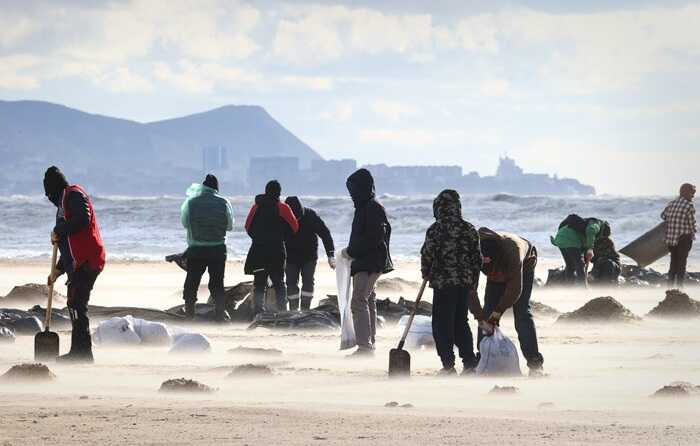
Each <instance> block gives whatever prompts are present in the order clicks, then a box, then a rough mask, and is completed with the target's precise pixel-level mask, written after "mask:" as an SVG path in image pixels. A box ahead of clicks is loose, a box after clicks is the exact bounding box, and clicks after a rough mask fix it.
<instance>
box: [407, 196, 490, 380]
mask: <svg viewBox="0 0 700 446" xmlns="http://www.w3.org/2000/svg"><path fill="white" fill-rule="evenodd" d="M433 215H434V216H435V220H436V222H435V223H433V224H432V225H431V226H430V228H428V231H427V232H426V234H425V243H424V244H423V247H422V248H421V272H422V274H423V279H424V280H427V281H429V283H430V287H431V288H432V289H433V338H434V339H435V345H436V348H437V352H438V355H439V356H440V360H441V361H442V370H440V372H439V373H440V374H442V375H452V374H455V373H456V370H455V354H454V347H455V346H457V349H458V350H459V356H460V358H461V359H462V363H463V365H464V370H463V373H465V374H468V373H471V372H472V371H473V370H474V368H475V367H476V365H477V359H476V356H475V355H474V339H473V337H472V332H471V330H470V329H469V324H468V322H467V317H468V315H467V308H469V309H470V310H471V311H472V314H474V316H475V318H477V319H479V318H480V317H481V308H480V306H479V304H478V297H477V294H476V293H477V291H476V290H477V287H478V285H479V274H480V270H481V261H482V259H481V250H480V249H479V234H478V232H477V231H476V229H475V228H474V226H473V225H472V224H471V223H469V222H467V221H465V220H464V219H463V218H462V205H461V202H460V197H459V194H458V193H457V192H456V191H454V190H449V189H448V190H444V191H442V192H440V194H439V195H438V196H437V198H435V201H434V202H433Z"/></svg>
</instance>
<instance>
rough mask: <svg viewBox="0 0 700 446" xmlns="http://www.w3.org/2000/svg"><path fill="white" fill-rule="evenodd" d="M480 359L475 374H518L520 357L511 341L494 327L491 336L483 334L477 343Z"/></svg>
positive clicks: (519, 372)
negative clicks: (479, 342)
mask: <svg viewBox="0 0 700 446" xmlns="http://www.w3.org/2000/svg"><path fill="white" fill-rule="evenodd" d="M479 351H480V352H481V359H480V360H479V365H478V366H477V367H476V374H477V375H489V376H519V375H521V374H522V373H521V371H520V359H519V358H518V350H516V348H515V345H514V344H513V341H511V340H510V339H508V337H507V336H505V335H504V334H503V332H502V331H501V329H500V328H498V327H496V329H495V330H494V332H493V335H491V336H485V337H484V338H483V339H482V340H481V344H479Z"/></svg>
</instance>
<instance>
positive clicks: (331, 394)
mask: <svg viewBox="0 0 700 446" xmlns="http://www.w3.org/2000/svg"><path fill="white" fill-rule="evenodd" d="M45 269H46V267H45V265H43V264H40V263H0V295H2V294H6V293H7V292H8V291H9V290H10V288H11V287H12V286H13V285H16V284H22V283H25V282H41V281H42V280H43V278H44V277H45V276H46V272H45ZM227 271H228V273H227V279H226V284H227V285H233V284H235V283H237V282H239V281H241V280H245V279H246V277H245V276H243V275H242V272H241V265H240V263H237V262H232V263H230V264H229V269H228V270H227ZM538 273H540V274H542V272H541V271H538ZM391 276H394V277H402V278H404V279H407V280H412V281H417V280H418V278H419V277H418V273H417V265H416V264H415V263H406V262H403V263H400V265H399V267H398V268H397V272H396V273H393V274H392V275H391ZM183 281H184V272H182V271H180V270H179V269H178V268H177V267H175V266H174V265H168V264H136V263H122V264H110V265H109V266H108V269H107V270H106V271H105V273H104V274H103V276H102V277H100V278H99V279H98V284H97V287H96V289H95V291H94V294H93V298H92V300H91V303H93V304H95V305H122V306H140V307H150V308H160V309H164V308H168V307H170V306H174V305H177V304H179V303H180V298H179V295H178V293H179V291H178V289H179V287H180V286H181V284H182V282H183ZM319 288H320V292H319V293H317V297H319V296H321V295H322V294H323V293H322V292H323V291H325V292H332V291H333V288H334V277H333V275H332V274H331V272H330V270H329V269H328V268H327V266H326V265H323V264H320V265H319ZM58 291H60V292H64V291H65V290H64V289H62V287H59V289H58ZM688 291H689V294H690V296H691V297H692V298H695V299H700V289H698V288H691V289H690V290H688ZM414 293H415V290H412V289H408V290H405V292H404V293H401V294H403V295H404V296H405V297H407V298H411V299H412V298H413V297H414ZM206 295H207V293H202V295H201V299H202V300H205V299H206ZM601 295H612V296H614V297H615V298H616V299H617V300H619V301H620V302H621V303H623V304H624V305H625V306H627V307H628V308H629V309H630V310H632V311H633V312H634V313H635V314H637V315H639V316H644V315H645V314H646V313H647V312H648V311H649V310H651V308H653V307H654V306H655V305H656V303H657V302H658V301H660V300H661V299H663V297H664V293H663V290H661V289H658V288H655V289H616V290H579V291H574V290H542V289H536V290H535V292H534V295H533V299H534V300H536V301H539V302H543V303H546V304H548V305H551V306H553V307H555V308H557V309H558V310H560V311H570V310H573V309H575V308H578V307H580V306H581V305H583V304H584V303H585V302H587V301H588V300H590V299H591V298H593V297H596V296H601ZM380 297H392V298H396V297H398V295H397V293H391V292H390V293H386V294H385V295H380ZM427 297H428V300H430V297H431V296H430V293H428V296H427ZM699 324H700V320H695V321H693V320H686V321H669V320H654V319H644V320H642V321H641V322H637V323H631V324H625V325H612V326H600V325H585V326H581V325H578V326H577V325H561V324H557V323H555V321H554V319H553V318H543V319H538V320H537V325H538V332H539V338H540V349H541V351H542V353H543V354H544V356H545V361H546V362H545V368H546V371H547V373H548V375H549V376H547V377H545V378H540V379H529V378H526V377H522V378H474V377H472V378H467V377H456V378H441V379H439V378H436V377H434V376H432V375H433V373H434V372H435V371H436V370H437V369H438V368H439V361H438V359H437V356H436V354H435V352H434V351H433V350H431V349H423V350H419V351H412V352H411V356H412V359H413V372H414V377H413V378H411V380H409V381H394V380H392V381H390V380H388V379H387V377H386V367H387V361H388V350H389V349H390V348H392V347H393V346H394V345H395V343H396V341H397V339H398V336H399V333H398V329H397V328H396V327H393V326H391V327H386V328H384V329H382V330H380V332H379V333H378V351H377V355H376V357H375V358H372V359H367V360H350V359H346V358H345V355H346V354H347V352H340V351H338V346H339V335H338V333H335V332H314V333H295V332H278V331H269V330H265V329H257V330H252V331H250V330H247V329H246V327H245V326H240V325H236V326H223V327H222V326H214V325H195V326H193V327H191V328H192V329H194V330H198V331H201V332H203V333H205V334H206V335H207V336H208V337H209V338H210V340H211V342H212V347H213V351H212V352H211V353H209V354H204V355H191V356H185V357H183V356H173V355H170V354H168V352H167V348H166V347H134V348H131V349H106V348H100V347H97V348H96V349H95V357H96V365H94V366H92V367H90V366H72V367H69V366H64V365H59V364H50V367H51V370H52V371H53V372H54V373H55V374H56V375H57V378H56V380H55V381H54V382H51V383H46V384H43V383H42V384H38V383H37V384H22V385H20V384H7V383H4V384H0V444H10V445H15V444H117V443H119V444H124V443H125V442H129V443H134V444H213V443H217V444H269V443H271V442H277V443H282V444H382V443H385V444H396V443H398V442H399V441H401V442H402V443H403V444H428V443H434V444H480V445H481V444H485V443H493V444H512V443H515V442H517V444H552V445H555V444H556V445H561V444H565V445H566V444H594V443H595V444H604V445H605V444H611V445H612V444H616V445H619V444H640V443H644V444H664V445H668V444H682V445H685V444H688V445H691V444H697V443H698V441H697V438H700V398H688V399H671V400H668V399H655V398H650V395H651V394H653V393H654V392H655V391H656V390H657V389H659V388H660V387H662V386H663V385H666V384H668V383H670V382H672V381H676V380H683V381H690V382H694V383H695V384H700V331H699V330H698V325H699ZM502 325H503V329H504V332H505V333H506V334H507V335H508V336H510V337H512V338H513V340H514V341H516V338H517V337H516V334H515V331H514V329H513V324H512V320H511V319H506V320H504V322H503V324H502ZM94 326H95V321H94V322H93V328H94ZM472 327H473V324H472ZM59 334H60V336H61V351H62V352H65V351H66V350H67V348H68V342H69V332H60V333H59ZM516 342H517V341H516ZM32 343H33V339H32V337H19V338H18V339H17V342H16V343H14V344H0V373H2V372H4V371H5V370H7V369H8V368H10V367H11V366H12V365H14V364H17V363H20V362H27V361H31V360H32V354H33V353H32V352H33V350H32V345H33V344H32ZM238 346H245V347H261V348H276V349H279V350H282V352H283V354H282V355H281V356H271V357H264V356H256V355H249V354H244V355H241V354H232V353H228V350H229V349H232V348H235V347H238ZM246 363H254V364H266V365H268V366H270V367H271V368H272V370H273V372H274V374H273V376H270V377H253V378H228V377H227V375H228V374H229V372H230V370H231V369H232V368H233V367H234V366H236V365H241V364H246ZM521 366H522V368H523V370H524V371H526V367H525V362H524V360H523V359H522V358H521ZM178 377H186V378H192V379H196V380H198V381H200V382H202V383H204V384H207V385H209V386H212V387H216V388H218V389H219V390H218V391H217V392H216V393H213V394H204V395H181V394H175V395H171V394H167V395H166V394H162V393H159V392H158V388H159V387H160V384H161V383H162V382H163V381H165V380H166V379H169V378H178ZM495 385H500V386H503V385H514V386H516V387H518V388H519V392H518V393H517V394H515V395H511V396H494V395H490V394H489V391H490V389H491V388H493V387H494V386H495ZM81 397H87V399H81ZM391 401H395V402H397V403H399V405H403V404H410V405H412V406H413V407H411V408H401V407H384V406H385V404H386V403H387V402H391Z"/></svg>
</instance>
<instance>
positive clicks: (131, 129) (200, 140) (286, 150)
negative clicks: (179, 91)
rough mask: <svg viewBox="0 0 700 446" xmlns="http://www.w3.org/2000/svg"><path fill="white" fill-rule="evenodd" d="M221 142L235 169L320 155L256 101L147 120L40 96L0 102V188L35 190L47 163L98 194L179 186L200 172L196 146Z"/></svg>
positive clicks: (305, 161)
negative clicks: (255, 161) (256, 161)
mask: <svg viewBox="0 0 700 446" xmlns="http://www.w3.org/2000/svg"><path fill="white" fill-rule="evenodd" d="M207 146H224V147H226V149H227V150H228V155H229V164H231V165H235V166H234V169H233V170H234V171H240V172H245V170H246V168H247V165H248V161H249V160H250V158H251V157H255V156H292V157H297V158H299V161H300V163H301V165H302V166H308V165H309V164H310V163H311V161H312V160H315V159H320V156H319V155H318V154H317V153H316V152H315V151H314V150H313V149H312V148H311V147H309V146H308V145H307V144H305V143H304V142H303V141H301V140H300V139H299V138H297V137H296V136H294V135H293V134H292V133H291V132H289V131H288V130H287V129H285V128H284V127H283V126H282V125H281V124H280V123H279V122H277V121H276V120H275V119H274V118H272V117H271V116H270V115H269V114H268V113H267V112H266V111H265V110H264V109H263V108H262V107H258V106H225V107H221V108H217V109H215V110H211V111H207V112H204V113H198V114H194V115H189V116H184V117H181V118H175V119H169V120H165V121H158V122H153V123H146V124H144V123H139V122H135V121H129V120H125V119H117V118H111V117H108V116H101V115H94V114H89V113H85V112H82V111H79V110H75V109H71V108H69V107H65V106H62V105H57V104H51V103H48V102H40V101H13V102H9V101H0V159H2V160H3V162H2V165H3V167H4V168H3V169H0V192H3V193H21V194H25V193H26V194H30V193H36V192H40V191H41V179H42V175H43V171H44V170H45V169H46V167H47V166H49V165H51V164H56V165H59V166H65V168H66V170H67V171H68V173H69V176H70V180H72V181H79V182H85V183H88V184H90V186H91V190H93V191H95V192H97V193H110V194H139V195H144V194H159V193H171V192H172V193H178V194H179V193H181V192H182V190H183V188H184V187H186V186H185V184H186V183H187V182H188V181H191V180H192V179H195V178H196V179H198V178H199V176H200V175H201V173H202V149H203V148H204V147H207Z"/></svg>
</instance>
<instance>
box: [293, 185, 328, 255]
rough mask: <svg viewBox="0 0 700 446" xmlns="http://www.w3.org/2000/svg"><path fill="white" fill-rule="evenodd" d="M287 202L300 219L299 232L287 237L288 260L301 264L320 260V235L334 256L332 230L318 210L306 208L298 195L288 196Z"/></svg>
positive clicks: (324, 245) (326, 248)
mask: <svg viewBox="0 0 700 446" xmlns="http://www.w3.org/2000/svg"><path fill="white" fill-rule="evenodd" d="M285 203H287V204H288V205H289V207H290V208H292V212H294V216H295V217H296V218H297V220H298V221H299V232H297V233H296V234H294V235H292V236H290V237H289V238H288V239H287V261H288V262H289V263H294V264H298V265H301V264H304V263H307V262H312V261H315V260H318V238H319V237H321V240H322V241H323V247H324V248H325V250H326V255H327V256H328V257H333V254H334V251H335V247H334V246H333V237H332V236H331V231H329V230H328V227H327V226H326V223H324V221H323V220H321V217H319V216H318V214H317V213H316V211H314V210H313V209H310V208H305V207H304V206H303V205H302V204H301V201H300V200H299V198H297V197H287V199H286V200H285Z"/></svg>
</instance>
